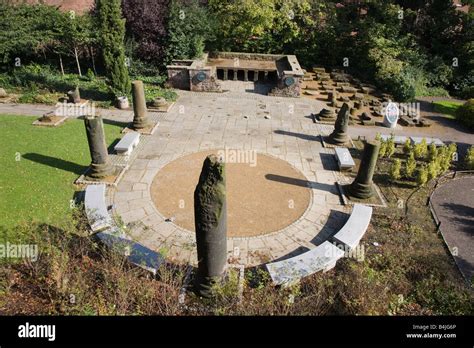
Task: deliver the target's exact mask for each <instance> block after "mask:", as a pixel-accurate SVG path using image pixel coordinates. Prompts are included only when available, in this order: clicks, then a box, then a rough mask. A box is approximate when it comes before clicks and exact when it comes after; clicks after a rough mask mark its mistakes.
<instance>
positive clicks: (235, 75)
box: [234, 69, 238, 81]
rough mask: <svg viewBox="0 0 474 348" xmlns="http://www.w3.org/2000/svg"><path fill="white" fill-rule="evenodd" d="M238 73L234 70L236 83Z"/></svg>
mask: <svg viewBox="0 0 474 348" xmlns="http://www.w3.org/2000/svg"><path fill="white" fill-rule="evenodd" d="M237 72H238V70H235V69H234V81H237Z"/></svg>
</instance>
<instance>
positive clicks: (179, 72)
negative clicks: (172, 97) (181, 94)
mask: <svg viewBox="0 0 474 348" xmlns="http://www.w3.org/2000/svg"><path fill="white" fill-rule="evenodd" d="M167 70H168V84H169V85H170V87H173V88H177V89H186V90H189V70H188V67H187V66H180V65H168V66H167Z"/></svg>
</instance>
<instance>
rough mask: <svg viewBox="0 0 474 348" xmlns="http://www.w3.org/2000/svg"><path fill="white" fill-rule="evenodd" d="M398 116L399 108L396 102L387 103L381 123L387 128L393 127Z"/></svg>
mask: <svg viewBox="0 0 474 348" xmlns="http://www.w3.org/2000/svg"><path fill="white" fill-rule="evenodd" d="M399 117H400V110H399V109H398V105H397V104H396V103H392V102H390V103H388V105H387V106H386V107H385V112H384V119H383V124H384V126H385V127H388V128H395V127H396V125H397V122H398V118H399Z"/></svg>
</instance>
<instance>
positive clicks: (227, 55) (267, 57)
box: [209, 52, 285, 61]
mask: <svg viewBox="0 0 474 348" xmlns="http://www.w3.org/2000/svg"><path fill="white" fill-rule="evenodd" d="M284 57H285V55H283V54H263V53H245V52H210V53H209V58H223V59H234V58H239V59H244V60H264V61H271V60H278V59H281V58H284Z"/></svg>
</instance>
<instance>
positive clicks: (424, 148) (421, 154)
mask: <svg viewBox="0 0 474 348" xmlns="http://www.w3.org/2000/svg"><path fill="white" fill-rule="evenodd" d="M413 151H414V153H415V158H416V159H423V158H425V157H426V154H427V152H428V144H427V143H426V139H425V138H423V139H422V140H421V143H419V144H415V146H414V148H413Z"/></svg>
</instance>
